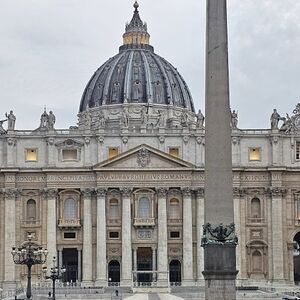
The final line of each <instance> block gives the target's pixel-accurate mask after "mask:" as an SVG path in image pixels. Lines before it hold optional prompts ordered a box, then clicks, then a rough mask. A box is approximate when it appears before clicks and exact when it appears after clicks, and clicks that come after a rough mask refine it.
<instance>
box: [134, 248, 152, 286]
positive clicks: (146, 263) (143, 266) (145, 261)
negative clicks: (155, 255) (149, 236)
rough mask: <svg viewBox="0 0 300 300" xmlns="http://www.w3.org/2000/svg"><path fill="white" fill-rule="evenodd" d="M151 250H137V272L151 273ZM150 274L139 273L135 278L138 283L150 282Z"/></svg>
mask: <svg viewBox="0 0 300 300" xmlns="http://www.w3.org/2000/svg"><path fill="white" fill-rule="evenodd" d="M152 267H153V266H152V249H151V248H146V247H145V248H138V249H137V271H152V270H153V269H152ZM152 277H153V276H152V274H151V273H150V274H149V273H139V272H138V276H137V280H138V282H152Z"/></svg>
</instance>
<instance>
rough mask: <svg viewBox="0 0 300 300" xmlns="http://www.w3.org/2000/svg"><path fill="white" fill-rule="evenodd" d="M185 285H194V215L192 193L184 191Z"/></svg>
mask: <svg viewBox="0 0 300 300" xmlns="http://www.w3.org/2000/svg"><path fill="white" fill-rule="evenodd" d="M182 192H183V280H182V284H183V285H191V284H192V283H193V215H192V191H191V189H190V188H184V189H183V191H182Z"/></svg>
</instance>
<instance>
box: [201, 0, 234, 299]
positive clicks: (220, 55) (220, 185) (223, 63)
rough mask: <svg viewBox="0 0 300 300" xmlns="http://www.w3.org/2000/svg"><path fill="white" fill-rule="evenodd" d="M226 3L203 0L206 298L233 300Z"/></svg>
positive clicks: (203, 240) (232, 233)
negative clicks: (204, 23) (204, 18)
mask: <svg viewBox="0 0 300 300" xmlns="http://www.w3.org/2000/svg"><path fill="white" fill-rule="evenodd" d="M226 4H227V1H226V0H207V29H206V30H207V32H206V39H207V41H206V99H205V112H206V126H205V225H204V230H203V238H202V246H203V247H204V272H203V275H204V278H205V299H207V300H222V299H226V300H235V299H236V289H235V279H236V274H237V271H236V244H237V238H236V236H235V227H234V209H233V183H232V150H231V127H230V115H231V114H230V104H229V70H228V38H227V6H226Z"/></svg>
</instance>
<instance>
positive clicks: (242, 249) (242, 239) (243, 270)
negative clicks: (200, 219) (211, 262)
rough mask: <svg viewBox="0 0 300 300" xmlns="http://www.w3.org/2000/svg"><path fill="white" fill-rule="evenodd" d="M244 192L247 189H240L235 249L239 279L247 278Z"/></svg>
mask: <svg viewBox="0 0 300 300" xmlns="http://www.w3.org/2000/svg"><path fill="white" fill-rule="evenodd" d="M246 194H247V190H240V204H239V207H240V215H239V216H240V218H239V219H240V222H239V230H240V232H239V235H238V239H239V243H238V247H239V248H238V249H237V256H239V257H240V261H239V262H238V260H237V264H238V263H239V268H240V269H238V268H237V270H238V271H239V273H238V278H239V279H246V278H247V260H246V259H245V258H246V257H247V251H246V243H247V242H246V218H247V216H246V212H247V208H246ZM234 207H235V209H237V207H236V206H234Z"/></svg>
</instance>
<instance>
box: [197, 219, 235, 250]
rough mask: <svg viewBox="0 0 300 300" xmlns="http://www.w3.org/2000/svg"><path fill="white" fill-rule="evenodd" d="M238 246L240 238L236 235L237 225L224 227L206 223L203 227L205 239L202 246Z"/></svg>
mask: <svg viewBox="0 0 300 300" xmlns="http://www.w3.org/2000/svg"><path fill="white" fill-rule="evenodd" d="M237 244H238V238H237V236H236V234H235V225H234V223H231V224H230V225H223V224H222V223H221V224H219V225H216V226H213V225H211V224H210V223H206V224H205V225H203V237H202V240H201V246H202V247H205V246H206V245H234V246H236V245H237Z"/></svg>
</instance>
